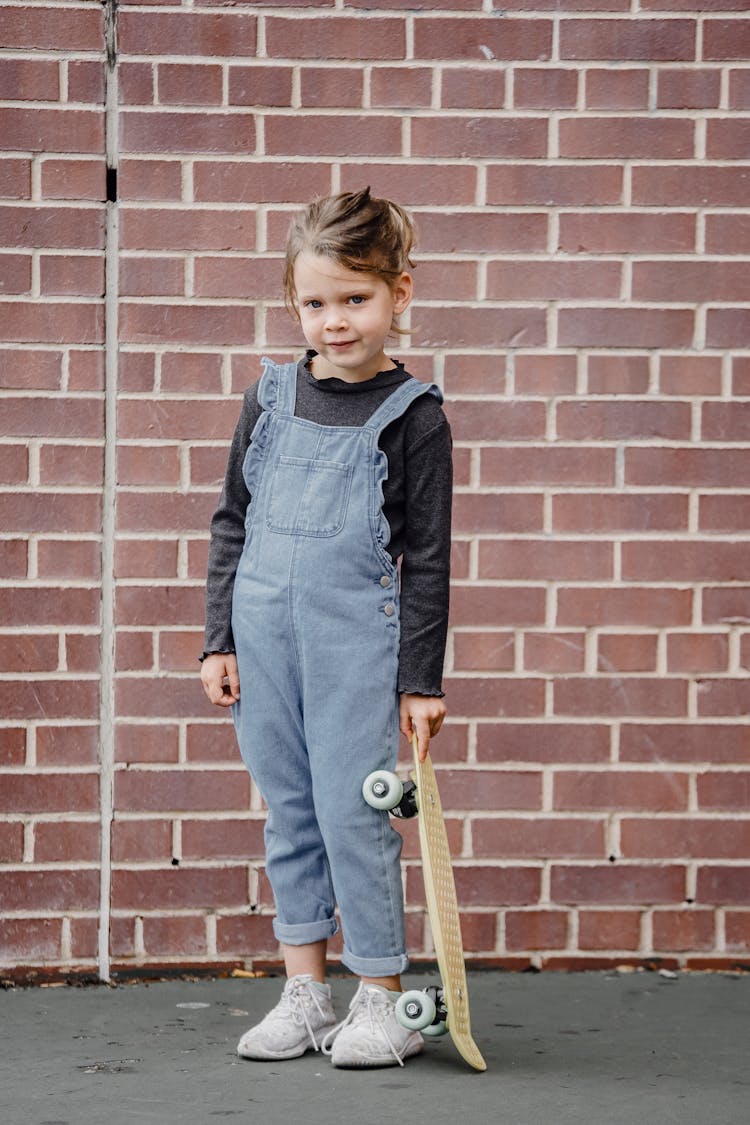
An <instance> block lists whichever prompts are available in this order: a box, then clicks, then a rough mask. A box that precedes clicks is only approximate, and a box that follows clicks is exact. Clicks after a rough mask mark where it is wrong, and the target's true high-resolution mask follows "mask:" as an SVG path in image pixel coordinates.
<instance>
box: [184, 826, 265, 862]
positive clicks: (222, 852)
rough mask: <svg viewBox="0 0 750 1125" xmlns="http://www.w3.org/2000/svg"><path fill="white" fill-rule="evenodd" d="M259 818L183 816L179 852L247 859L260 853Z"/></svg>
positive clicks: (189, 855)
mask: <svg viewBox="0 0 750 1125" xmlns="http://www.w3.org/2000/svg"><path fill="white" fill-rule="evenodd" d="M263 823H264V822H263V821H262V820H223V819H221V820H220V819H218V818H217V817H211V819H210V820H184V821H183V822H182V854H183V856H184V857H185V859H201V860H202V859H247V858H248V857H251V856H254V857H262V856H263V855H264V851H265V847H264V843H263Z"/></svg>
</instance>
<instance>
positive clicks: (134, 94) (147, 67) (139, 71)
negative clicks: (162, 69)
mask: <svg viewBox="0 0 750 1125" xmlns="http://www.w3.org/2000/svg"><path fill="white" fill-rule="evenodd" d="M155 71H156V67H155V65H154V64H153V63H142V62H129V61H126V60H124V59H123V60H121V61H120V64H119V67H118V95H119V100H120V104H121V105H123V106H126V105H151V104H152V102H155V101H156V93H155V89H156V74H155Z"/></svg>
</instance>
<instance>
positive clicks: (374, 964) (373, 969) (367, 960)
mask: <svg viewBox="0 0 750 1125" xmlns="http://www.w3.org/2000/svg"><path fill="white" fill-rule="evenodd" d="M341 960H342V961H343V963H344V964H345V965H346V967H347V969H351V970H352V972H353V973H356V974H357V976H358V977H395V976H398V975H399V973H405V972H406V970H407V969H408V968H409V958H408V957H407V956H406V954H405V953H397V954H395V955H394V956H393V957H355V956H354V954H353V953H352V952H351V950H349V949H347V948H346V946H344V952H343V953H342V955H341Z"/></svg>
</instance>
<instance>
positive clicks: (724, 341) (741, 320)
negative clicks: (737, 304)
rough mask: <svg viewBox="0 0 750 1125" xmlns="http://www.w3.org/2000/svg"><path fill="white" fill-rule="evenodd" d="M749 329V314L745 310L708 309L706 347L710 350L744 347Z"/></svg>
mask: <svg viewBox="0 0 750 1125" xmlns="http://www.w3.org/2000/svg"><path fill="white" fill-rule="evenodd" d="M748 329H750V313H748V312H747V311H746V310H745V309H709V310H708V316H707V319H706V345H707V346H708V347H712V348H724V347H728V348H734V347H738V348H741V347H744V345H745V343H746V341H747V333H748Z"/></svg>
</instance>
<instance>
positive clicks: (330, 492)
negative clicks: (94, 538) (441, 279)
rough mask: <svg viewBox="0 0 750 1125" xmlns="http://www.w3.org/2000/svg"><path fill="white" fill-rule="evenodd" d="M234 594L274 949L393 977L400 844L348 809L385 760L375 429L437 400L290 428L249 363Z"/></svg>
mask: <svg viewBox="0 0 750 1125" xmlns="http://www.w3.org/2000/svg"><path fill="white" fill-rule="evenodd" d="M263 362H264V374H263V377H262V379H261V381H260V384H259V388H258V399H259V403H260V406H261V408H262V410H263V413H262V414H261V416H260V418H259V419H258V423H257V425H256V427H255V430H254V431H253V435H252V441H251V444H250V447H249V449H248V452H247V455H246V458H245V463H244V466H243V475H244V477H245V481H246V483H247V487H248V489H249V491H250V495H251V497H252V500H251V503H250V505H249V507H248V511H247V516H246V527H245V533H246V534H245V546H244V550H243V554H242V558H241V560H240V563H239V566H238V569H237V575H236V579H235V585H234V595H233V601H232V631H233V634H234V641H235V647H236V651H237V661H238V664H239V672H240V683H241V689H242V699H241V701H240V702H239V703H237V704H235V706H234V707H233V709H232V710H233V717H234V722H235V728H236V732H237V738H238V742H239V746H240V752H241V754H242V757H243V760H244V762H245V764H246V765H247V767H248V769H249V770H250V772H251V773H252V775H253V778H254V779H255V782H256V784H257V785H258V788H259V789H260V792H261V793H262V795H263V798H264V800H265V802H266V805H267V806H268V811H269V815H268V820H267V823H266V828H265V844H266V872H267V874H268V878H269V881H270V883H271V886H272V888H273V892H274V897H275V900H276V911H277V914H276V918H275V920H274V932H275V935H276V938H277V940H278V941H281V942H283V943H285V944H288V945H306V944H308V943H310V942H315V941H319V940H322V939H324V938H328V937H330V936H331V935H332V934H334V933H336V931H337V929H338V926H337V923H336V919H335V916H334V910H335V905H336V903H338V906H339V911H340V915H341V921H342V930H343V936H344V953H343V961H344V964H346V965H347V966H348V967H349V968H350V969H351V970H352V971H353V972H355V973H357V974H358V975H362V976H390V975H391V974H396V973H400V972H402V971H403V970H404V969H405V968H406V966H407V963H408V962H407V957H406V947H405V935H404V910H403V893H402V886H401V872H400V862H399V861H400V855H401V837H400V836H399V834H398V833H397V832H396V831H395V829H394V828H392V826H391V824H390V820H389V816H388V813H387V812H382V811H379V810H377V809H372V808H370V806H369V805H368V804H366V802H365V800H364V799H363V797H362V792H361V786H362V782H363V780H364V778H365V777H366V775H367V774H368V773H369V772H370V771H371V770H375V769H393V768H394V766H395V763H396V758H397V754H398V740H399V724H398V689H397V683H398V679H397V677H398V652H399V602H398V596H399V595H398V572H397V568H396V566H395V564H394V563H393V561H392V560H391V557H390V555H389V554H388V552H387V551H386V545H387V543H388V541H389V528H388V523H387V521H386V519H385V516H384V515H383V511H382V507H383V481H384V480H385V478H386V476H387V472H388V467H387V458H386V456H385V454H384V453H383V452H382V451H381V450H380V449H379V448H378V438H379V436H380V433H381V432H382V430H383V429H384V428H385V427H386V426H387V425H388V424H389V423H390V422H392V421H394V420H395V419H396V418H398V417H400V416H401V415H402V414H403V413H404V411H405V410H406V409H407V407H408V406H409V405H410V403H411V402H413V401H414V399H416V398H418V397H419V396H420V395H422V394H426V393H431V394H434V395H435V396H436V397H438V398H439V399H441V398H442V396H441V394H440V391H439V389H438V388H437V387H436V386H434V385H427V384H424V383H420V382H418V381H417V380H416V379H410V380H409V381H408V382H405V383H403V384H401V385H400V386H398V387H397V388H396V390H394V391H393V393H392V394H391V395H390V396H389V397H388V398H387V399H386V400H385V402H384V403H382V405H381V406H380V407H379V408H378V409H377V410H376V411H375V413H374V414H373V415H372V416H371V418H370V419H369V421H368V422H367V423H366V425H364V426H362V427H337V426H322V425H318V424H317V423H315V422H308V421H305V420H304V419H302V418H295V416H294V408H295V399H296V386H297V366H296V364H293V363H291V364H286V365H283V366H278V365H276V364H274V363H272V362H271V361H270V360H267V359H266V360H264V361H263Z"/></svg>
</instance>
